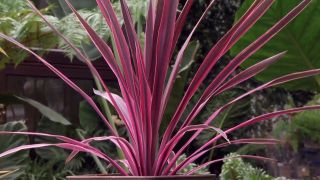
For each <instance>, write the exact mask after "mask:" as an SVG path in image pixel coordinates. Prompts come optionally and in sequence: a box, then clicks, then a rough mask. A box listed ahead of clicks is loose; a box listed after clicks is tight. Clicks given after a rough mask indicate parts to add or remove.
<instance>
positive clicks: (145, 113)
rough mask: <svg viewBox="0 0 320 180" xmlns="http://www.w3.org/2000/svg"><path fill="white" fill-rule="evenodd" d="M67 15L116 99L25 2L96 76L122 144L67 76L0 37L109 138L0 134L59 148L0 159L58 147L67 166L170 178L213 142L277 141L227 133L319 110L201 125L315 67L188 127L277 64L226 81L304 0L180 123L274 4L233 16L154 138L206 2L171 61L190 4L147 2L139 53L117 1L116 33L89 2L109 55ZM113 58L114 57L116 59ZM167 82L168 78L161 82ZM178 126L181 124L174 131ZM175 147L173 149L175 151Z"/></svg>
mask: <svg viewBox="0 0 320 180" xmlns="http://www.w3.org/2000/svg"><path fill="white" fill-rule="evenodd" d="M66 2H67V4H68V6H69V7H70V9H71V10H72V12H73V13H74V14H75V15H76V16H77V18H78V20H79V21H80V22H81V24H82V26H83V27H84V29H86V31H87V32H88V34H89V36H90V38H91V39H92V41H93V43H94V44H95V45H96V47H97V48H98V50H99V51H100V52H101V55H102V57H103V58H104V60H105V61H106V63H107V64H108V65H109V67H110V69H111V70H112V71H113V72H114V74H115V76H116V78H117V80H118V83H119V88H120V92H121V94H114V93H111V92H110V90H109V88H108V86H107V85H106V83H105V82H103V80H102V77H101V76H100V75H99V74H98V72H97V70H96V69H95V67H94V66H93V65H92V63H91V61H90V60H89V59H88V58H87V57H86V56H85V55H84V54H83V53H82V52H81V51H80V50H78V49H77V48H76V47H75V46H74V45H73V44H72V43H71V42H70V41H69V40H68V39H67V38H66V37H65V36H63V35H62V34H61V33H60V32H59V31H58V30H57V29H56V28H55V27H54V26H53V25H52V24H51V23H50V22H49V21H48V20H47V19H46V17H45V16H43V15H42V14H41V12H40V11H38V10H37V9H36V8H35V7H34V6H33V5H32V3H30V5H31V7H32V8H33V10H34V11H35V12H36V13H38V14H39V15H40V17H41V18H42V19H43V20H44V21H45V22H47V23H48V25H49V27H50V28H51V29H52V30H53V31H54V32H56V33H57V34H59V35H60V37H61V38H62V39H63V40H64V41H65V42H66V43H67V44H69V45H70V46H71V47H72V48H73V50H74V51H75V53H76V54H77V55H78V56H79V57H81V60H82V61H83V62H85V63H86V64H87V65H88V67H89V69H90V70H91V71H92V72H93V74H94V75H95V76H96V77H97V79H98V80H99V82H100V83H101V85H102V89H103V91H99V90H94V93H96V94H97V95H100V96H101V97H103V98H105V99H107V100H108V102H109V103H110V104H111V105H112V106H114V108H115V110H116V111H117V113H118V114H119V117H120V119H121V120H122V122H123V124H124V126H125V127H126V130H127V134H128V138H126V137H121V136H119V134H118V133H117V131H116V129H115V127H114V126H112V124H111V123H110V121H109V120H110V119H108V118H106V117H105V116H104V114H103V113H102V112H101V111H100V109H99V107H98V106H97V105H96V104H95V102H94V101H93V99H92V98H91V97H90V96H89V95H88V94H86V93H85V92H84V91H82V90H81V89H80V88H79V87H78V86H77V85H76V84H75V83H73V82H72V81H71V80H70V79H69V78H68V77H66V76H65V75H64V74H63V73H61V72H60V71H59V70H58V69H56V68H55V67H53V66H52V65H50V64H49V63H48V62H47V61H46V60H45V59H43V58H42V57H40V56H39V55H37V54H36V53H35V52H33V51H32V50H30V49H29V48H27V47H26V46H24V45H23V44H21V43H19V42H18V41H17V40H15V39H14V38H12V37H9V36H7V35H5V34H3V33H0V37H1V38H3V39H6V40H7V41H10V42H12V43H13V44H15V45H17V46H19V47H20V48H21V49H24V50H26V51H27V52H29V53H31V54H32V55H33V56H34V57H35V58H37V59H38V60H39V61H41V62H42V63H44V65H46V66H47V67H48V68H49V69H51V70H52V71H53V72H54V73H56V74H57V75H58V76H59V77H60V78H61V79H62V80H64V81H65V82H66V83H67V84H68V85H69V86H70V87H72V88H73V89H74V90H75V91H77V92H79V93H80V95H82V96H83V97H84V98H85V99H86V100H87V101H88V103H89V104H90V105H91V106H92V108H93V109H94V110H95V111H96V112H97V114H98V115H99V117H100V118H101V119H102V120H103V122H104V123H105V124H106V128H107V129H108V132H109V133H110V135H109V136H101V137H92V138H89V139H85V140H81V141H78V140H74V139H71V138H68V137H65V136H61V135H53V134H46V133H36V132H6V131H2V132H0V133H1V134H21V135H33V136H43V137H51V138H55V139H57V140H59V141H60V143H40V144H31V145H25V146H20V147H17V148H13V149H10V150H8V151H5V152H3V153H1V154H0V157H4V156H6V155H9V154H12V153H15V152H18V151H21V150H25V149H30V148H41V147H51V146H55V147H61V148H65V149H69V150H72V153H71V154H70V156H69V157H68V158H67V161H69V160H71V159H72V158H73V157H75V156H76V155H77V154H78V153H79V152H87V153H91V154H94V155H96V156H97V157H99V158H101V159H103V160H105V161H106V162H108V163H110V165H112V166H114V167H115V168H116V169H117V170H118V172H119V173H120V174H122V175H137V176H145V175H155V176H159V175H163V176H168V175H175V174H179V173H180V172H181V170H183V169H184V168H185V167H187V166H188V165H189V164H190V163H193V162H194V161H196V160H197V159H198V158H199V157H201V156H203V155H204V154H206V153H207V152H209V151H210V149H211V148H212V144H213V143H215V142H216V141H217V140H219V139H222V138H224V139H226V140H227V141H228V142H227V143H222V144H217V145H216V146H215V147H224V146H227V145H228V144H239V143H240V144H241V143H251V144H262V143H264V144H275V143H278V141H276V140H274V139H236V140H229V139H228V138H227V134H230V133H232V132H234V131H236V130H238V129H241V128H243V127H247V126H250V125H252V124H254V123H257V122H261V121H264V120H268V119H271V118H274V117H278V116H281V115H285V114H292V113H297V112H301V111H304V110H313V109H319V108H320V106H319V105H311V106H305V107H299V108H291V109H286V110H281V111H275V112H271V113H267V114H263V115H260V116H257V117H253V118H252V119H249V120H247V121H244V122H242V123H240V124H238V125H236V126H234V127H231V128H229V129H226V130H224V131H222V130H221V129H219V128H216V127H213V126H209V124H210V122H211V121H213V120H214V119H215V118H216V117H217V116H218V115H219V114H220V113H221V112H223V111H224V110H226V109H227V108H228V107H230V106H231V105H232V104H233V103H235V102H237V101H239V100H241V99H243V98H245V97H247V96H249V95H251V94H252V93H254V92H256V91H259V90H262V89H265V88H268V87H272V86H275V85H279V84H283V83H285V82H288V81H291V80H295V79H300V78H304V77H310V76H313V75H318V74H320V69H313V70H307V71H301V72H296V73H291V74H288V75H284V76H281V77H278V78H276V79H274V80H271V81H269V82H267V83H265V84H263V85H261V86H258V87H256V88H254V89H252V90H250V91H248V92H246V93H244V94H242V95H240V96H238V97H237V98H235V99H233V100H231V101H230V102H228V103H226V104H225V105H222V106H221V107H219V108H217V109H215V110H213V112H212V114H211V115H210V117H209V118H208V119H206V120H204V121H202V123H200V124H199V123H198V124H193V120H194V119H195V117H196V116H197V114H198V113H199V112H200V111H201V110H202V109H203V107H205V105H206V103H207V102H208V101H209V100H210V99H211V98H213V97H216V96H218V95H219V94H221V93H222V92H224V91H226V90H229V89H231V88H232V87H234V86H235V85H237V84H239V83H241V82H243V81H245V80H247V79H249V78H251V77H253V76H255V75H256V74H258V73H260V72H261V71H262V70H264V69H266V68H267V67H268V66H269V65H271V64H272V63H274V62H276V61H278V60H279V59H280V58H281V57H282V56H283V55H284V52H281V53H279V54H276V55H274V56H272V57H270V58H267V59H265V60H263V61H261V62H260V63H257V64H255V65H253V66H251V67H249V68H247V69H246V70H244V71H242V72H240V73H238V74H236V75H234V76H233V77H231V78H230V79H228V77H229V76H231V75H232V73H233V72H234V71H235V70H236V69H237V68H238V67H239V66H240V64H241V63H242V62H244V61H245V60H246V59H248V58H249V57H250V56H251V55H252V54H253V53H255V52H256V51H258V50H259V49H260V48H261V47H262V46H263V45H264V44H265V43H267V42H268V41H269V40H270V39H271V38H272V37H273V36H274V35H275V34H277V33H278V32H279V31H280V30H281V29H282V28H283V27H285V26H286V25H287V24H288V23H289V22H290V21H291V20H292V19H294V18H295V17H296V16H297V15H298V14H299V13H300V12H301V11H302V10H303V9H304V8H305V7H306V6H307V5H308V4H309V3H310V0H302V1H301V3H299V4H298V5H296V6H295V7H294V8H293V9H292V10H291V11H290V12H288V13H287V14H286V15H285V16H284V17H283V18H281V19H280V20H279V21H278V22H277V23H276V24H274V25H273V26H272V27H271V28H270V29H269V30H268V31H267V32H265V33H264V34H262V35H261V36H260V37H259V38H257V39H256V40H255V41H254V42H252V43H251V44H250V45H249V46H248V47H247V48H245V49H244V50H243V51H241V52H240V53H239V54H238V55H237V56H235V58H234V59H233V60H232V61H230V62H229V63H228V64H227V66H226V67H225V68H224V69H223V70H222V71H221V72H220V73H218V75H217V76H216V77H215V78H214V79H213V80H212V82H211V83H210V84H209V85H208V86H207V88H206V89H205V91H204V93H203V94H202V95H201V97H200V98H199V100H198V102H197V103H196V104H195V106H194V107H193V109H192V111H191V112H190V114H189V115H187V116H186V118H184V119H183V120H182V119H181V117H182V115H183V113H184V110H185V108H186V107H187V105H188V102H189V101H190V99H191V98H192V96H193V95H194V94H195V92H196V91H197V90H198V88H199V86H200V85H201V83H202V82H203V80H204V79H205V77H206V76H207V75H208V73H209V72H210V70H211V68H212V67H213V66H214V65H215V64H216V63H217V62H218V61H219V59H220V58H221V57H222V56H223V55H224V54H225V53H226V52H227V51H228V50H229V49H230V48H231V47H232V46H233V45H234V44H235V43H236V42H237V41H238V40H239V39H240V38H241V37H242V36H243V35H244V34H245V33H246V32H247V31H248V30H249V29H250V27H251V26H253V25H254V24H255V22H257V21H258V20H259V19H260V17H261V16H262V15H263V14H264V13H265V12H266V11H267V10H268V9H269V7H270V6H271V5H272V3H273V2H274V1H273V0H264V1H261V0H257V1H255V2H254V3H253V4H252V5H251V6H250V8H249V9H248V10H247V12H246V13H245V14H244V15H243V16H242V18H240V20H239V21H238V22H237V23H236V24H235V25H234V26H233V27H232V28H231V29H230V30H229V31H228V32H227V33H226V34H225V35H224V36H223V37H222V38H221V39H220V40H219V42H218V43H217V44H216V45H214V46H213V47H212V49H211V50H210V51H209V53H208V54H207V55H206V57H205V59H204V60H203V63H202V64H201V66H200V67H199V69H198V71H197V72H196V74H195V75H194V77H193V78H192V80H191V82H190V84H189V86H188V87H187V89H186V91H185V94H184V96H183V97H182V99H181V101H180V102H179V105H178V106H177V109H176V111H175V113H174V115H173V117H172V118H171V120H170V122H169V124H168V126H167V128H166V130H165V132H164V133H163V134H159V128H160V126H161V122H162V119H163V115H164V113H165V110H166V107H167V104H168V101H169V97H170V94H171V92H172V87H173V84H174V82H175V79H176V77H177V74H178V72H179V70H180V65H181V62H182V61H183V57H184V53H185V50H186V48H187V46H188V44H189V42H190V40H191V39H192V35H193V33H194V31H195V30H196V29H197V27H198V25H199V24H200V22H201V20H203V19H204V17H205V16H206V13H207V12H208V10H209V8H210V7H211V6H212V5H213V4H214V2H215V1H212V2H211V3H210V5H209V6H208V7H207V9H206V10H205V12H204V13H203V15H202V16H201V18H200V20H199V21H198V23H197V24H196V25H195V26H194V28H193V30H192V31H191V33H190V35H189V36H188V38H187V39H186V40H185V41H184V43H183V45H182V47H181V48H180V49H179V50H178V53H177V55H176V56H175V57H173V54H174V49H175V47H176V43H177V40H178V38H179V35H180V33H181V30H182V28H183V25H184V24H185V21H186V19H187V14H188V12H189V10H190V8H191V6H192V4H193V3H194V1H192V0H188V1H186V3H185V5H184V8H183V9H182V11H181V12H180V13H179V14H178V15H177V8H178V3H179V0H171V1H165V0H158V1H149V8H148V12H147V13H148V15H147V21H146V28H145V40H144V41H145V45H144V47H143V48H142V46H141V45H140V41H139V39H138V36H137V33H136V30H135V27H134V24H133V23H132V20H131V19H132V18H131V15H130V11H129V9H128V6H127V4H126V2H125V0H121V1H120V3H121V12H122V15H123V20H124V27H123V28H122V27H121V26H120V23H119V21H118V20H117V16H116V13H115V11H114V10H113V8H112V4H111V2H110V1H109V0H97V4H98V6H99V8H100V10H101V13H102V14H103V16H104V18H105V20H106V23H107V24H108V26H109V28H110V31H111V32H112V38H113V39H114V44H115V47H116V48H115V50H112V49H111V48H110V46H109V45H108V44H107V43H106V42H105V41H103V40H102V39H101V38H100V37H99V36H98V34H97V33H96V32H95V31H94V30H93V29H92V28H91V27H90V26H89V25H88V23H87V22H86V21H85V20H84V19H83V18H82V17H81V15H80V14H79V13H78V12H77V11H76V10H75V9H74V8H73V7H72V5H71V4H70V3H69V2H68V1H66ZM116 57H117V58H116ZM172 58H175V61H174V62H173V68H172V70H171V71H169V67H170V65H171V63H170V61H171V59H172ZM167 76H168V79H167V78H166V77H167ZM180 120H181V125H178V124H179V122H180ZM206 129H211V130H212V131H214V132H218V133H217V134H216V136H214V137H213V138H211V139H210V140H209V141H207V142H205V143H204V144H203V145H202V146H201V147H200V148H198V149H197V150H195V151H194V152H193V153H192V154H190V155H188V156H187V157H186V158H185V159H184V160H183V161H182V162H180V163H179V164H178V165H176V161H177V160H178V159H179V157H181V155H182V154H183V153H184V151H185V150H186V148H187V147H188V146H189V144H190V143H191V142H192V141H193V140H194V139H195V138H196V137H198V135H199V134H200V133H201V132H202V131H203V130H206ZM189 133H193V134H192V135H191V136H188V137H187V140H185V139H184V142H183V143H182V145H181V147H179V148H178V147H176V145H177V144H178V142H180V141H181V140H182V139H183V138H186V137H185V136H184V135H185V134H189ZM93 141H110V142H112V143H114V144H115V145H116V146H117V147H118V148H119V149H120V150H121V151H122V152H123V155H124V157H123V158H120V159H113V158H111V157H110V156H109V155H108V154H105V153H102V152H101V151H100V150H99V149H98V148H95V147H94V146H93V145H90V144H91V143H92V142H93ZM175 148H178V149H177V150H176V149H175ZM248 157H250V158H257V159H268V158H263V157H259V156H248ZM222 160H223V159H216V160H212V161H208V162H206V163H204V164H201V165H200V166H198V167H195V168H193V169H192V170H190V171H188V172H186V173H185V174H187V175H191V174H193V173H195V172H197V171H198V170H200V169H202V168H205V167H207V166H208V165H210V164H212V163H215V162H218V161H222Z"/></svg>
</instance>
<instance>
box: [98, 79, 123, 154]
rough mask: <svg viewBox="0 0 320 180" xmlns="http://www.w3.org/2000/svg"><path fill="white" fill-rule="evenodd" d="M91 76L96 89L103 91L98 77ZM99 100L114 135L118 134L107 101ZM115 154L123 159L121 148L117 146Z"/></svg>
mask: <svg viewBox="0 0 320 180" xmlns="http://www.w3.org/2000/svg"><path fill="white" fill-rule="evenodd" d="M93 78H94V81H95V83H96V86H97V88H98V90H99V91H103V88H102V86H101V83H100V81H99V80H98V78H97V77H96V76H95V75H93ZM99 100H100V103H101V105H102V107H103V111H104V113H105V115H106V116H107V118H108V120H109V122H110V124H111V126H112V127H113V129H114V131H115V133H116V135H119V133H118V130H117V127H116V124H115V123H114V120H113V119H112V115H111V111H110V108H109V105H108V102H107V101H106V100H105V99H102V98H101V97H99ZM117 154H118V156H119V159H123V158H124V155H123V152H122V151H121V149H119V148H117Z"/></svg>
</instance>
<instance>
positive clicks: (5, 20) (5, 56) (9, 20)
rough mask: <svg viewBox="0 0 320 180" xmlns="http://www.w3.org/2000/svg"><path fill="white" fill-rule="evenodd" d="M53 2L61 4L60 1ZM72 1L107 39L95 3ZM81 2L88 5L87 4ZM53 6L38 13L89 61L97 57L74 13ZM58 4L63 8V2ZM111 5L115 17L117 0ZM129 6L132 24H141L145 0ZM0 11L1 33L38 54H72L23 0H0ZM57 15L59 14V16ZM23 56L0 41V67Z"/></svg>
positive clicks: (23, 56) (23, 52)
mask: <svg viewBox="0 0 320 180" xmlns="http://www.w3.org/2000/svg"><path fill="white" fill-rule="evenodd" d="M50 2H51V1H50ZM56 2H60V3H61V2H62V1H56ZM84 2H85V1H84ZM74 4H77V5H78V8H81V9H79V11H78V12H79V13H80V14H81V16H82V17H83V18H84V19H85V20H86V21H88V23H89V24H90V26H91V27H92V28H93V29H94V30H95V31H96V32H98V34H99V36H101V37H103V38H104V39H105V40H107V41H111V40H110V39H111V38H110V37H111V36H110V31H109V29H108V28H107V26H106V25H105V24H104V23H103V16H102V15H101V13H100V12H99V10H98V9H97V8H96V6H97V5H96V3H93V5H91V6H90V7H92V8H91V9H83V7H84V5H80V3H74ZM84 4H85V5H86V7H87V8H88V3H84ZM56 6H57V5H56V4H53V5H51V6H48V7H46V8H44V9H41V12H42V13H44V14H45V15H44V16H45V17H46V18H47V20H48V21H49V22H50V23H51V24H54V25H56V26H57V28H58V29H59V31H61V32H62V33H63V34H64V35H65V36H67V37H68V38H69V39H70V41H71V42H72V43H73V44H74V45H75V46H76V47H77V48H79V49H81V50H83V52H85V53H86V55H87V56H89V57H90V59H91V60H95V59H97V58H99V57H100V54H99V51H98V50H96V48H94V45H93V44H91V41H90V38H89V37H88V35H87V33H86V31H85V30H84V29H82V28H81V24H80V23H79V22H78V21H76V18H75V17H74V15H73V14H70V13H67V12H65V13H63V14H59V13H58V12H60V11H62V10H61V8H60V10H59V8H58V7H56ZM61 6H62V7H63V5H61ZM113 6H114V7H115V9H117V12H116V13H117V16H118V17H120V14H121V12H120V11H119V10H120V3H119V1H115V2H114V3H113ZM64 8H65V7H64ZM129 8H130V9H131V10H132V11H133V12H134V13H135V14H136V16H134V19H133V21H134V23H140V24H139V26H141V23H142V22H143V20H144V16H143V15H142V14H141V11H143V10H144V9H145V8H146V1H145V0H142V1H141V0H140V3H137V0H135V1H130V4H129ZM50 11H54V12H56V13H54V14H55V15H57V16H53V15H50V14H49V12H50ZM0 12H1V15H0V31H1V32H2V33H4V34H6V35H8V36H11V37H14V38H15V39H16V40H19V41H20V42H22V43H23V44H24V45H25V46H27V47H29V48H31V49H33V50H36V51H37V52H39V53H41V54H43V53H45V52H50V51H53V52H56V51H58V52H63V53H65V54H66V55H67V56H68V57H69V58H70V59H72V58H73V57H74V55H75V53H74V51H73V50H72V48H70V47H69V46H68V45H67V44H66V43H65V42H64V41H63V40H61V39H60V38H58V37H57V36H56V35H55V34H54V33H53V31H52V30H51V29H50V28H48V27H47V26H46V24H45V23H44V22H43V21H42V20H41V18H39V16H37V14H36V13H35V12H34V11H32V10H31V9H30V7H29V5H28V3H27V2H26V1H21V0H13V1H0ZM57 17H60V19H59V18H57ZM122 21H123V20H121V24H122ZM27 57H28V53H26V52H25V51H22V50H21V49H17V48H15V47H13V46H12V44H10V43H7V42H6V41H3V40H0V69H3V68H4V67H5V65H6V64H8V63H14V64H15V65H18V64H20V63H21V62H22V61H23V60H25V59H26V58H27Z"/></svg>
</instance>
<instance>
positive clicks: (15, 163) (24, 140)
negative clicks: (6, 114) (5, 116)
mask: <svg viewBox="0 0 320 180" xmlns="http://www.w3.org/2000/svg"><path fill="white" fill-rule="evenodd" d="M0 131H27V126H26V125H25V123H24V122H21V121H15V122H8V123H6V124H3V125H0ZM28 143H29V139H28V137H27V136H21V135H1V136H0V152H4V151H6V150H8V149H12V148H14V147H17V146H21V145H26V144H28ZM28 162H29V151H21V152H18V153H15V154H14V155H10V156H7V157H4V158H0V170H1V171H8V172H7V173H5V174H6V176H3V177H2V175H4V174H0V175H1V176H0V179H4V180H5V179H8V180H9V179H15V178H17V177H18V176H20V175H21V173H22V171H20V170H22V169H24V167H26V165H27V164H28ZM17 169H18V170H17ZM12 171H14V172H12ZM8 173H9V174H8Z"/></svg>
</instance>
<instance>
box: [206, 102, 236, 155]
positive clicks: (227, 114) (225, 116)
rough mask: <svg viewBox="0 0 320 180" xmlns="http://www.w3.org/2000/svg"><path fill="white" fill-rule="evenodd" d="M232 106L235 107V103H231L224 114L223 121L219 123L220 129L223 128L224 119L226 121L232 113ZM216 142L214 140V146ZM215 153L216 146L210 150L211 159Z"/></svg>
mask: <svg viewBox="0 0 320 180" xmlns="http://www.w3.org/2000/svg"><path fill="white" fill-rule="evenodd" d="M232 107H233V105H231V106H230V107H229V108H228V109H227V111H226V113H225V114H224V115H223V117H222V120H221V122H220V124H219V127H218V128H219V129H221V128H222V126H223V124H224V121H225V120H226V119H227V117H228V116H229V113H230V111H231V109H232ZM216 144H217V142H214V143H213V144H212V147H214V146H215V145H216ZM213 154H214V148H213V149H212V150H211V151H210V154H209V160H211V159H212V158H213Z"/></svg>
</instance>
